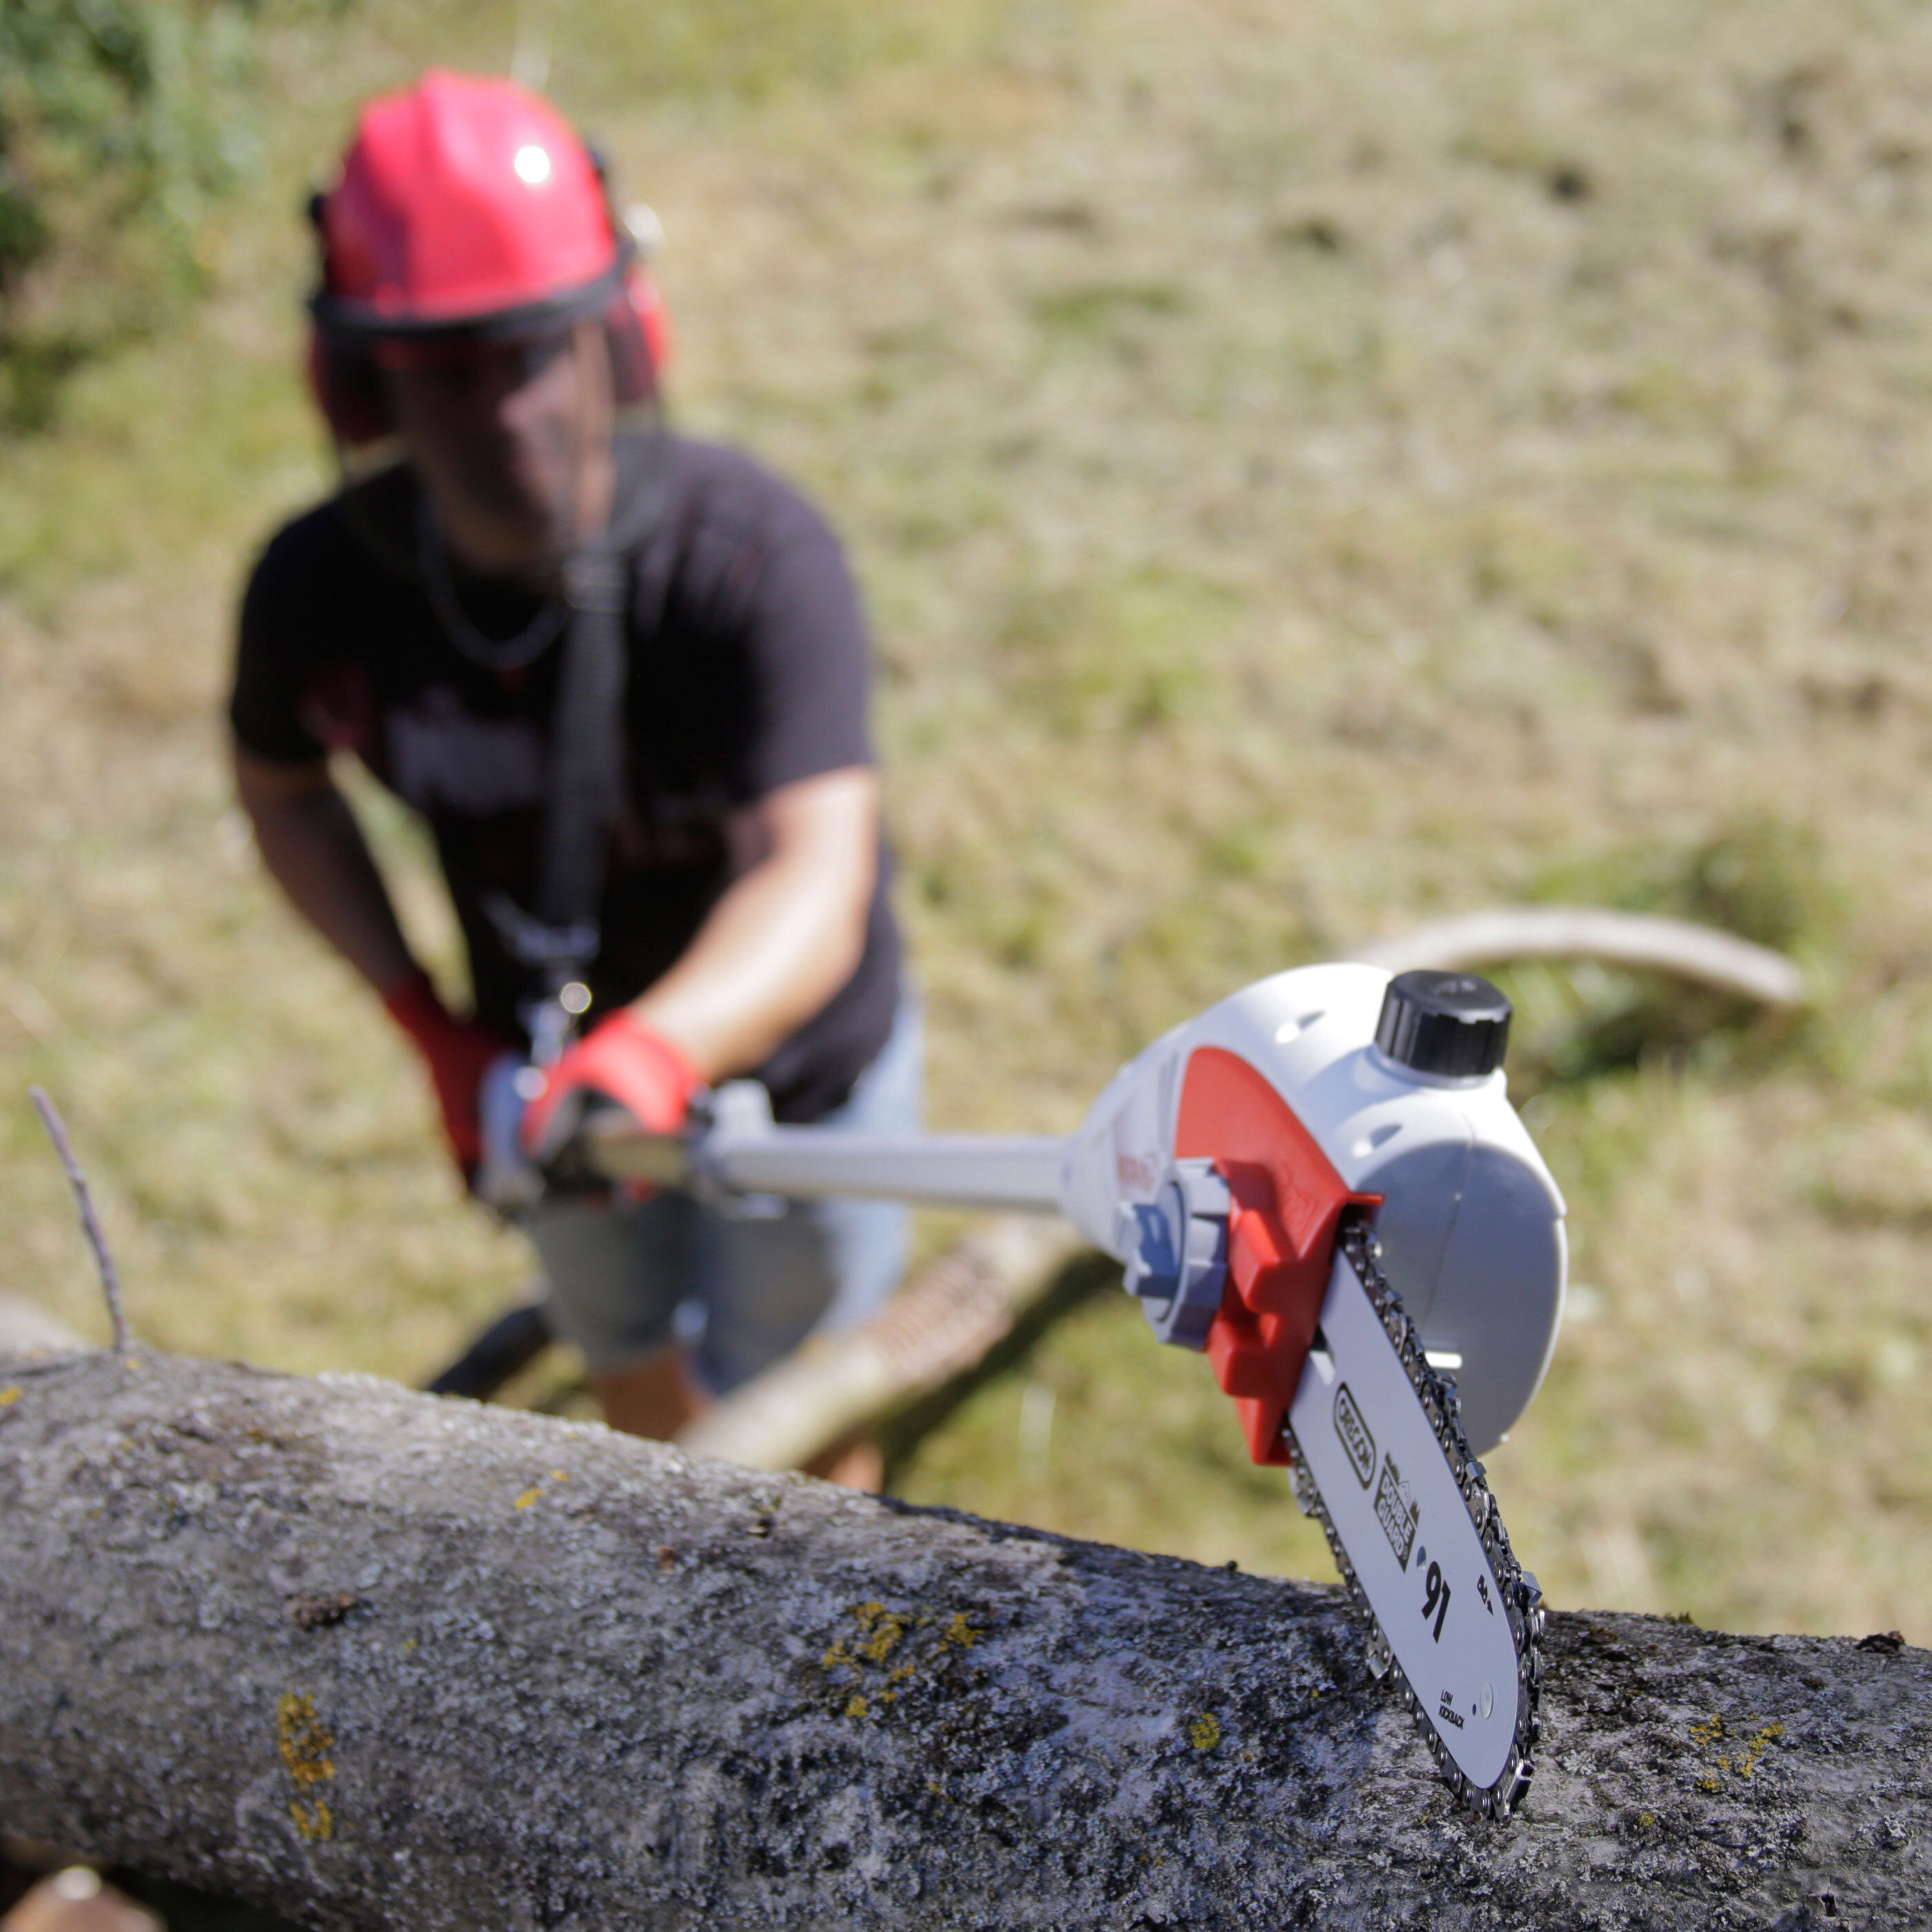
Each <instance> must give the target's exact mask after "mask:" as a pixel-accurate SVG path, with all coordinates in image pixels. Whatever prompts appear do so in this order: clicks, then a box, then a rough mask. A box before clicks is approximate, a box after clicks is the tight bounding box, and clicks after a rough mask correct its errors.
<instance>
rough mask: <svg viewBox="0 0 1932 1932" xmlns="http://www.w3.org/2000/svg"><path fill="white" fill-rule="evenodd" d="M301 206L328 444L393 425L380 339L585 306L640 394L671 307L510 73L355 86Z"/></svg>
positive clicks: (646, 390)
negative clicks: (357, 98) (317, 259)
mask: <svg viewBox="0 0 1932 1932" xmlns="http://www.w3.org/2000/svg"><path fill="white" fill-rule="evenodd" d="M309 212H310V215H311V219H312V220H314V223H315V226H316V229H317V234H318V236H319V237H320V242H321V245H322V264H321V269H322V272H321V279H320V286H319V287H317V290H316V292H315V294H314V296H313V297H312V298H311V301H310V303H309V314H310V315H311V318H312V319H313V323H314V328H313V329H312V332H311V338H310V342H309V352H308V373H309V383H310V386H311V389H312V390H313V391H314V395H315V399H316V401H317V404H319V405H320V407H321V410H322V413H323V416H324V417H325V418H326V419H327V420H328V422H329V428H331V429H332V431H334V432H335V435H336V436H337V437H338V439H339V440H341V441H342V442H343V443H347V444H350V445H351V446H356V445H361V444H367V443H374V442H375V441H377V440H379V439H380V438H381V437H383V436H386V435H387V434H389V431H390V429H391V428H392V424H391V422H390V420H389V407H388V404H387V402H386V399H385V398H384V395H383V385H382V380H381V376H380V370H379V367H378V361H379V357H380V354H381V352H382V351H383V350H384V348H385V347H396V346H400V345H401V344H406V343H411V342H414V343H419V344H425V345H427V344H431V343H437V342H450V341H462V340H465V339H469V340H477V339H480V340H483V341H492V340H506V339H512V338H516V337H518V336H522V335H529V334H531V333H532V332H536V331H539V330H542V329H549V328H552V327H554V326H556V324H557V323H560V322H565V321H573V320H577V318H579V317H583V316H589V315H601V316H602V317H603V319H604V330H605V334H606V336H607V339H608V341H609V342H610V360H611V368H612V371H613V375H614V377H615V378H616V394H617V400H618V401H619V404H637V403H641V402H645V401H649V400H650V399H651V398H653V397H654V396H655V394H656V392H657V375H658V370H659V369H661V368H662V367H663V365H664V362H666V361H667V359H668V357H669V355H670V319H669V317H667V314H665V311H664V302H663V300H662V298H661V296H659V295H658V291H657V288H656V286H655V284H653V283H652V281H651V279H650V278H649V275H646V273H645V272H644V269H643V264H642V263H640V261H639V260H638V257H637V246H636V244H635V243H634V242H633V240H632V239H631V235H630V233H629V231H628V229H626V228H625V226H624V224H623V223H622V222H621V221H619V220H618V219H617V218H616V215H615V214H614V213H613V211H612V208H611V205H610V196H609V193H608V191H607V186H606V183H605V180H604V168H603V166H602V163H601V161H600V160H598V157H597V156H596V154H595V153H594V152H593V151H592V150H591V149H590V148H589V147H587V146H586V145H585V144H584V142H583V141H582V140H580V139H579V138H578V137H577V135H576V134H575V133H574V132H573V131H572V130H571V128H570V127H569V126H568V124H566V123H565V121H563V119H562V118H561V117H560V116H559V115H558V114H557V113H556V110H554V109H553V108H552V107H550V106H549V105H548V104H547V103H546V102H544V101H540V100H538V98H537V97H536V96H535V95H532V94H529V93H527V92H525V91H524V89H522V88H520V87H518V86H516V85H515V83H513V82H511V81H507V80H481V79H478V78H475V77H472V76H469V75H466V74H449V73H446V72H443V71H440V70H438V69H434V68H433V69H431V71H430V72H428V74H425V75H424V76H423V77H422V80H419V82H418V83H416V86H414V87H413V88H410V89H406V90H405V91H404V92H401V93H399V94H391V95H384V96H383V97H382V98H380V99H379V100H376V101H371V103H370V104H369V105H368V107H365V109H364V110H363V111H362V119H361V121H359V123H358V124H357V127H356V138H355V139H354V140H353V141H352V142H350V146H349V150H348V151H347V154H344V157H343V161H342V172H341V178H339V179H338V181H337V182H336V184H335V187H332V188H331V189H329V190H328V191H327V192H326V193H323V194H319V195H317V196H315V198H314V200H313V201H312V202H311V204H310V210H309Z"/></svg>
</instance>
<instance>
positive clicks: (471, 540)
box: [377, 320, 613, 583]
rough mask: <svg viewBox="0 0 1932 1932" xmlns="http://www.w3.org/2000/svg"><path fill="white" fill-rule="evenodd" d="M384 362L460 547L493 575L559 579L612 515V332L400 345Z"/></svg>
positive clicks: (409, 448)
mask: <svg viewBox="0 0 1932 1932" xmlns="http://www.w3.org/2000/svg"><path fill="white" fill-rule="evenodd" d="M377 362H378V364H379V365H380V367H381V368H382V370H383V381H384V383H385V385H386V389H387V391H388V394H389V404H390V407H391V409H392V411H393V413H394V414H395V421H396V426H397V428H398V431H400V432H401V436H402V439H403V444H404V449H405V450H406V452H407V454H408V457H409V460H410V466H412V467H413V469H415V471H416V475H417V476H418V477H419V478H420V479H421V481H422V484H423V487H425V489H426V490H428V492H429V496H430V501H431V504H432V505H434V508H435V511H436V514H437V521H438V522H439V523H440V525H441V526H442V528H443V534H444V535H445V536H446V538H447V539H448V541H449V544H450V547H452V549H453V550H455V553H457V555H458V556H459V557H460V559H462V560H463V562H465V563H466V564H467V565H469V566H470V568H472V569H474V570H478V571H482V572H484V573H485V574H488V575H491V576H498V577H520V578H523V579H526V580H529V581H531V582H532V583H548V582H550V580H553V577H554V576H555V573H556V568H557V566H558V565H559V564H560V563H561V562H562V560H563V559H564V558H565V557H566V556H568V555H569V553H571V550H573V549H574V548H575V547H576V546H577V544H578V543H579V542H580V541H581V540H582V539H583V538H586V537H588V536H589V535H593V534H594V533H595V532H596V531H597V530H598V529H601V527H602V525H603V523H604V520H605V518H606V517H607V516H608V515H609V513H610V490H611V482H612V474H613V472H612V466H611V454H610V433H611V401H610V359H609V356H608V355H607V352H606V350H605V348H604V340H603V334H602V331H601V327H600V326H599V325H598V323H596V322H595V321H594V320H593V321H588V322H582V323H576V324H574V325H566V326H564V327H562V328H560V329H556V330H553V331H552V332H549V333H547V334H546V335H539V336H533V337H531V338H528V339H526V340H523V341H515V342H501V343H484V342H473V341H457V342H449V343H434V344H390V345H388V346H386V347H385V348H383V350H379V352H378V353H377Z"/></svg>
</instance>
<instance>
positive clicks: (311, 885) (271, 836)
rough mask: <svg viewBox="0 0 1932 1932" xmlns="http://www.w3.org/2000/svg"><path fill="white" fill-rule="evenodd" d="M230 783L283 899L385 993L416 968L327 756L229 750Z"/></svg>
mask: <svg viewBox="0 0 1932 1932" xmlns="http://www.w3.org/2000/svg"><path fill="white" fill-rule="evenodd" d="M235 785H236V793H237V794H238V796H239V797H240V799H241V801H242V810H243V811H245V812H246V813H247V814H248V818H249V822H250V823H251V824H252V825H253V826H254V828H255V842H256V844H257V846H259V847H260V849H261V853H262V861H263V864H264V865H266V866H267V867H268V868H269V874H270V875H271V876H272V877H273V878H274V880H275V883H277V884H278V886H281V889H282V890H283V891H284V892H286V893H287V895H288V896H289V899H290V903H291V904H293V906H294V907H295V909H296V911H297V912H299V913H301V914H302V917H303V918H304V919H306V920H308V922H309V924H310V925H311V926H314V928H315V929H316V930H317V932H319V933H320V934H321V935H322V936H323V938H324V939H326V940H327V941H328V942H329V944H330V945H331V946H332V947H335V950H336V951H337V952H338V953H341V955H342V956H343V958H344V959H346V960H347V961H348V962H349V963H350V965H352V966H353V967H354V968H355V969H356V971H357V972H359V974H362V977H363V978H364V979H365V980H368V983H369V984H370V985H371V986H373V987H374V989H375V990H376V991H377V993H379V994H380V995H383V997H384V998H388V997H389V995H391V994H392V993H393V992H395V990H396V989H397V988H398V986H401V984H402V983H404V981H405V980H408V979H409V978H410V977H412V976H413V974H414V973H415V972H416V962H415V961H414V960H413V959H411V958H410V950H409V947H408V946H407V944H406V943H405V942H404V938H403V933H402V929H401V926H398V924H397V922H396V914H395V907H393V906H392V905H391V904H390V903H389V892H388V890H387V889H386V887H385V886H384V885H383V878H382V874H380V872H378V871H377V869H376V862H375V861H374V859H372V858H371V856H369V848H368V845H367V844H365V843H364V842H363V838H362V829H361V828H360V827H359V826H358V825H357V824H356V815H355V814H354V813H353V811H350V808H349V801H348V800H347V799H346V798H344V796H343V795H342V793H341V792H340V791H339V790H337V789H336V785H335V780H334V779H333V778H331V777H330V776H329V765H328V763H327V761H326V760H324V759H321V758H317V759H316V760H314V761H313V762H312V763H303V764H293V765H292V764H279V763H276V762H275V761H274V760H272V759H268V758H262V757H257V756H256V755H255V754H254V753H253V752H251V751H245V750H244V749H243V748H242V747H241V746H240V745H237V746H236V748H235Z"/></svg>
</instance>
